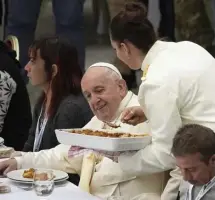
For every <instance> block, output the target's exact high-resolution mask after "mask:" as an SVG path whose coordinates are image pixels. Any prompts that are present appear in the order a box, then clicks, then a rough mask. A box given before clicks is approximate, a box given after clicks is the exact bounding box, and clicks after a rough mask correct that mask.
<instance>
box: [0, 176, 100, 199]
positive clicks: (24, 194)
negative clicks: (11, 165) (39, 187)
mask: <svg viewBox="0 0 215 200" xmlns="http://www.w3.org/2000/svg"><path fill="white" fill-rule="evenodd" d="M0 182H2V183H4V184H6V185H9V186H10V188H11V192H10V193H6V194H0V199H1V200H17V199H20V200H42V199H43V200H45V199H47V200H59V199H60V200H72V199H74V200H101V199H99V198H97V197H94V196H92V195H90V194H88V193H87V192H84V191H82V190H81V189H80V188H78V187H77V186H75V185H74V184H72V183H70V182H68V181H67V182H66V183H65V184H64V185H62V186H60V185H58V186H56V187H55V188H54V191H53V192H52V194H51V195H50V196H48V197H44V198H43V197H39V196H37V195H36V193H35V191H34V190H33V189H32V190H30V191H26V190H24V189H22V188H20V187H19V186H18V185H17V184H15V183H14V182H12V181H11V180H9V179H8V178H0Z"/></svg>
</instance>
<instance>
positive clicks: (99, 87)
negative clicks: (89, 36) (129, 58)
mask: <svg viewBox="0 0 215 200" xmlns="http://www.w3.org/2000/svg"><path fill="white" fill-rule="evenodd" d="M105 70H106V69H105V68H103V67H92V68H90V69H88V70H87V72H86V73H85V75H84V77H83V79H82V81H81V87H82V91H83V94H84V96H85V98H86V99H87V101H88V103H89V105H90V108H91V109H92V111H93V113H94V115H96V116H97V118H98V119H99V120H101V121H112V120H114V119H115V114H116V111H117V109H118V107H119V105H120V102H121V101H122V99H123V98H124V97H125V95H126V93H127V89H126V84H125V81H124V80H114V79H113V78H112V77H111V76H110V75H108V74H107V72H106V71H105Z"/></svg>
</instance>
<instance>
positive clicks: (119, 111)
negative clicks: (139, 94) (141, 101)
mask: <svg viewBox="0 0 215 200" xmlns="http://www.w3.org/2000/svg"><path fill="white" fill-rule="evenodd" d="M133 95H134V94H133V92H131V91H128V92H127V94H126V96H125V97H124V98H123V99H122V101H121V103H120V104H119V108H118V109H117V111H116V115H115V120H113V121H116V120H118V119H119V117H120V115H121V114H122V111H123V110H124V109H125V108H126V107H127V105H128V104H129V102H130V101H131V98H132V96H133Z"/></svg>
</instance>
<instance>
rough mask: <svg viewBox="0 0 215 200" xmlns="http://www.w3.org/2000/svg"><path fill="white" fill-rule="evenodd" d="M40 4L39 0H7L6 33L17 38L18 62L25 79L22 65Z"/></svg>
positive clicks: (33, 30) (23, 65)
mask: <svg viewBox="0 0 215 200" xmlns="http://www.w3.org/2000/svg"><path fill="white" fill-rule="evenodd" d="M40 5H41V1H40V0H30V1H29V0H8V22H7V27H6V35H14V36H16V37H17V38H18V40H19V46H20V64H21V66H22V74H23V76H24V77H25V78H26V81H27V77H26V76H25V70H24V67H25V65H26V63H27V61H28V48H29V45H30V44H31V42H32V41H33V39H34V32H35V28H36V24H37V18H38V15H39V12H40Z"/></svg>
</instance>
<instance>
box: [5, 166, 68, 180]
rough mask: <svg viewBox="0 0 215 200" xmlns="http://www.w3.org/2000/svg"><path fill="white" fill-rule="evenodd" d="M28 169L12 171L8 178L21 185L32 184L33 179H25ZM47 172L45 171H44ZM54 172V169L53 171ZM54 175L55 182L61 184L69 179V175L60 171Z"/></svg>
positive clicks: (56, 171) (55, 171)
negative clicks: (24, 175)
mask: <svg viewBox="0 0 215 200" xmlns="http://www.w3.org/2000/svg"><path fill="white" fill-rule="evenodd" d="M24 170H26V169H19V170H15V171H11V172H8V173H7V178H9V179H10V180H12V181H14V182H19V183H32V182H33V179H29V178H23V176H22V175H23V172H24ZM44 170H45V169H44ZM51 170H52V169H51ZM52 171H53V174H54V175H55V178H54V182H61V181H65V180H67V179H68V178H69V176H68V174H67V173H66V172H63V171H60V170H52Z"/></svg>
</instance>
